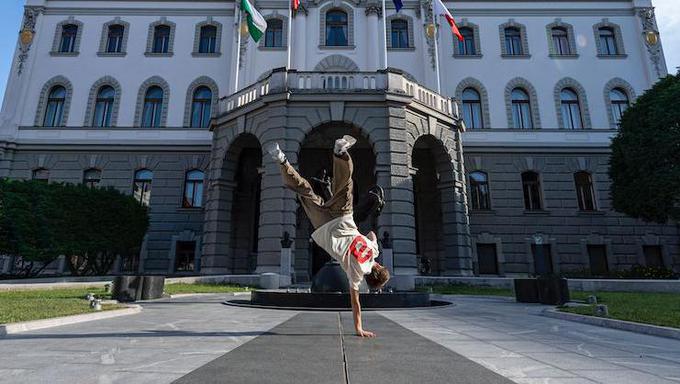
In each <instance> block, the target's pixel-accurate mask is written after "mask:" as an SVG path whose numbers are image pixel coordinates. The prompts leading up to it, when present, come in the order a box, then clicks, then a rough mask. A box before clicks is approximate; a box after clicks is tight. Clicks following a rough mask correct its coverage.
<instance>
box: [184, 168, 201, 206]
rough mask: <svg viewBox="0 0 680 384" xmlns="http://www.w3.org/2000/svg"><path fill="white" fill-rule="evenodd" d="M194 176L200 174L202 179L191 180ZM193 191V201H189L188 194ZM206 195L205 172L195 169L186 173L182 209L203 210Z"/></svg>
mask: <svg viewBox="0 0 680 384" xmlns="http://www.w3.org/2000/svg"><path fill="white" fill-rule="evenodd" d="M192 174H200V179H195V178H194V179H191V178H190V177H192V176H191V175H192ZM189 189H191V201H188V200H187V199H188V197H187V196H188V195H187V194H188V192H189ZM204 194H205V172H204V171H203V170H201V169H198V168H194V169H190V170H188V171H186V172H184V188H183V189H182V203H181V206H182V208H186V209H193V208H196V209H199V208H203V203H204V199H203V195H204Z"/></svg>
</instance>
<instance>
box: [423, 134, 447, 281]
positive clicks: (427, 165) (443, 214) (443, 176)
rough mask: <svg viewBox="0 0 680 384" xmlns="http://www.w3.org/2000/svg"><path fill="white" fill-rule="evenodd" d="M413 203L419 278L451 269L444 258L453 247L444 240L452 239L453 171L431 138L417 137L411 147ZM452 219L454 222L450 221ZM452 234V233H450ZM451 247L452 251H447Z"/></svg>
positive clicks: (442, 147)
mask: <svg viewBox="0 0 680 384" xmlns="http://www.w3.org/2000/svg"><path fill="white" fill-rule="evenodd" d="M412 165H413V168H415V174H413V204H414V213H415V224H416V253H417V255H418V265H419V272H420V274H422V275H443V274H445V273H446V272H447V270H449V269H450V267H449V266H447V265H446V259H447V257H451V256H454V255H451V253H452V252H454V253H456V249H455V247H449V246H448V245H447V238H448V237H449V236H451V235H453V236H455V233H456V231H455V228H449V226H451V225H455V211H454V205H455V199H454V194H453V193H450V192H451V191H452V190H453V188H454V181H455V170H454V169H453V166H452V164H451V159H450V157H449V155H448V153H447V152H446V149H445V148H444V146H443V144H442V143H441V142H440V141H439V140H437V139H436V138H435V137H434V136H432V135H423V136H420V137H419V138H418V139H417V140H416V141H415V143H414V145H413V152H412ZM452 220H453V221H452ZM451 232H453V233H451ZM449 248H451V249H449Z"/></svg>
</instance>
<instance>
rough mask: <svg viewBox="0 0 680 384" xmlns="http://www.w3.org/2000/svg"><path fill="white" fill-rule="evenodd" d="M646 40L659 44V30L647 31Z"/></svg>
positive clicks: (648, 42)
mask: <svg viewBox="0 0 680 384" xmlns="http://www.w3.org/2000/svg"><path fill="white" fill-rule="evenodd" d="M645 41H646V42H647V44H649V45H657V44H658V43H659V32H657V31H647V32H645Z"/></svg>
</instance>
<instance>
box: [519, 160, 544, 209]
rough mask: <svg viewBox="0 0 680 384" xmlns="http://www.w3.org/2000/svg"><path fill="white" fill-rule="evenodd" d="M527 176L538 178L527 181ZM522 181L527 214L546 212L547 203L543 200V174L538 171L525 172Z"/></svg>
mask: <svg viewBox="0 0 680 384" xmlns="http://www.w3.org/2000/svg"><path fill="white" fill-rule="evenodd" d="M525 176H536V179H535V180H525ZM521 181H522V195H523V200H524V211H525V212H542V211H545V201H544V198H543V189H542V184H543V183H542V182H541V174H540V173H539V172H536V171H531V170H529V171H524V172H522V174H521Z"/></svg>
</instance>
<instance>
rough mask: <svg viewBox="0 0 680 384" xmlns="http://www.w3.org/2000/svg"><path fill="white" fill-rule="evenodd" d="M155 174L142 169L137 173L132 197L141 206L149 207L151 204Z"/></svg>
mask: <svg viewBox="0 0 680 384" xmlns="http://www.w3.org/2000/svg"><path fill="white" fill-rule="evenodd" d="M152 181H153V172H151V171H150V170H148V169H140V170H138V171H137V172H135V180H134V182H133V184H132V195H133V196H134V198H135V200H137V201H139V203H140V204H141V205H144V206H147V207H148V206H149V203H150V202H151V182H152Z"/></svg>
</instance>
